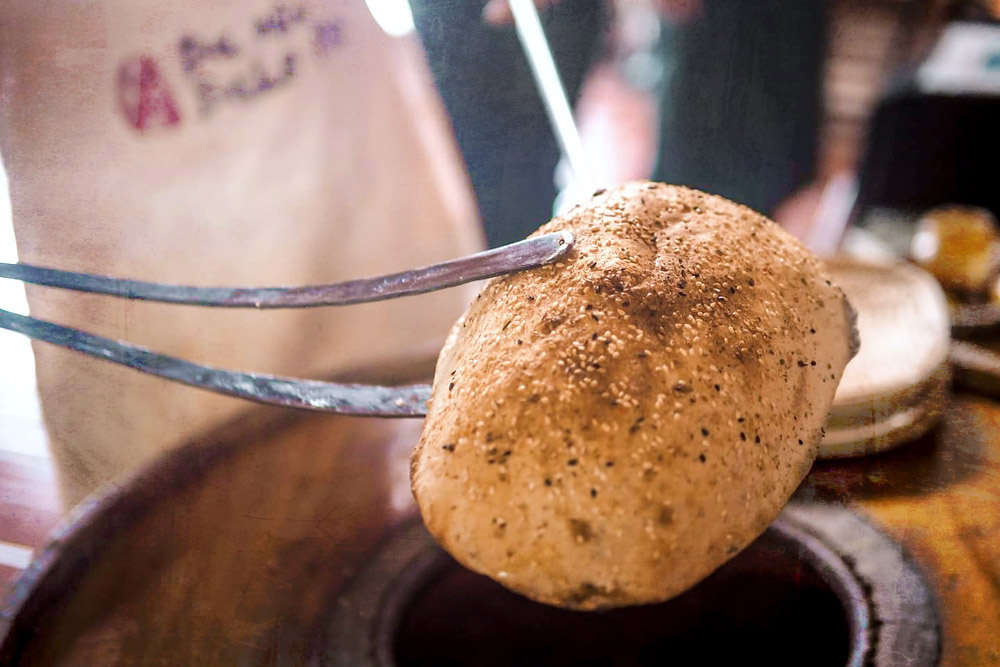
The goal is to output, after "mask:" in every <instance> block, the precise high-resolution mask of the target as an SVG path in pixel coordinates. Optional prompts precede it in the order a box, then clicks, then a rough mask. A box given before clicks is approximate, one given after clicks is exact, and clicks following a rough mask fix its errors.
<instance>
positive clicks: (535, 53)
mask: <svg viewBox="0 0 1000 667" xmlns="http://www.w3.org/2000/svg"><path fill="white" fill-rule="evenodd" d="M510 11H511V14H513V16H514V27H515V28H516V29H517V36H518V38H519V39H520V40H521V47H522V48H523V49H524V54H525V56H526V57H527V59H528V65H529V66H530V67H531V73H532V74H533V75H534V77H535V85H536V86H537V87H538V92H539V94H540V95H541V97H542V102H543V104H544V106H545V111H546V112H547V113H548V115H549V122H551V123H552V130H553V131H554V132H555V135H556V140H557V141H558V142H559V148H560V150H561V151H562V154H563V157H564V158H565V159H566V162H567V163H569V166H570V169H572V171H573V177H574V178H575V179H576V183H577V186H578V187H579V188H580V190H581V191H582V192H586V193H588V194H589V193H591V192H593V191H594V190H596V189H597V185H596V183H597V181H596V180H595V179H594V174H593V172H592V171H591V169H590V164H589V162H588V161H587V153H586V152H585V151H584V149H583V141H581V139H580V132H579V130H578V129H577V127H576V121H574V120H573V111H572V109H571V108H570V104H569V99H568V98H567V96H566V89H565V88H564V87H563V85H562V81H561V80H560V78H559V71H558V70H557V69H556V63H555V59H553V57H552V49H551V48H549V43H548V41H547V40H546V39H545V31H544V30H543V29H542V21H541V19H540V18H539V16H538V10H537V9H536V8H535V3H534V2H533V0H510Z"/></svg>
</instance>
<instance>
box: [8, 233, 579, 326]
mask: <svg viewBox="0 0 1000 667" xmlns="http://www.w3.org/2000/svg"><path fill="white" fill-rule="evenodd" d="M572 245H573V235H572V234H570V233H569V232H556V233H553V234H545V235H543V236H538V237H535V238H531V239H525V240H524V241H518V242H517V243H511V244H510V245H506V246H502V247H500V248H494V249H492V250H487V251H485V252H480V253H477V254H474V255H468V256H466V257H461V258H459V259H453V260H450V261H447V262H442V263H440V264H433V265H431V266H425V267H422V268H418V269H411V270H409V271H402V272H400V273H392V274H389V275H385V276H378V277H375V278H361V279H358V280H349V281H346V282H341V283H332V284H328V285H308V286H304V287H192V286H187V285H168V284H162V283H151V282H144V281H141V280H127V279H121V278H109V277H107V276H98V275H94V274H91V273H77V272H74V271H62V270H59V269H50V268H45V267H40V266H33V265H31V264H7V263H3V262H0V278H10V279H13V280H20V281H22V282H26V283H32V284H35V285H45V286H48V287H57V288H61V289H68V290H75V291H78V292H89V293H92V294H104V295H107V296H115V297H120V298H123V299H138V300H143V301H159V302H162V303H174V304H186V305H192V306H209V307H214V308H261V309H263V308H315V307H317V306H347V305H351V304H356V303H367V302H371V301H383V300H385V299H395V298H397V297H402V296H411V295H414V294H423V293H425V292H433V291H435V290H439V289H445V288H447V287H455V286H457V285H462V284H464V283H468V282H472V281H474V280H484V279H486V278H493V277H495V276H499V275H503V274H505V273H512V272H515V271H522V270H525V269H533V268H536V267H539V266H542V265H544V264H549V263H551V262H554V261H556V260H558V259H560V258H561V257H562V256H563V255H565V254H566V253H567V252H568V251H569V249H570V247H572Z"/></svg>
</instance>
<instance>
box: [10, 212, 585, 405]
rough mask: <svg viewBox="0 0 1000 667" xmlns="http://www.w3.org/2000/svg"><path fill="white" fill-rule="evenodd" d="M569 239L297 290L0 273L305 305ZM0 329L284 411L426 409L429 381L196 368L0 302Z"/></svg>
mask: <svg viewBox="0 0 1000 667" xmlns="http://www.w3.org/2000/svg"><path fill="white" fill-rule="evenodd" d="M572 245H573V236H572V234H570V233H568V232H557V233H555V234H546V235H544V236H539V237H537V238H532V239H527V240H525V241H518V242H517V243H512V244H510V245H506V246H503V247H501V248H495V249H493V250H487V251H486V252H481V253H478V254H475V255H469V256H467V257H462V258H460V259H455V260H451V261H448V262H444V263H441V264H434V265H432V266H427V267H423V268H419V269H413V270H410V271H404V272H402V273H394V274H390V275H386V276H379V277H377V278H365V279H360V280H351V281H348V282H342V283H334V284H328V285H311V286H306V287H257V288H246V287H189V286H183V285H163V284H159V283H149V282H141V281H136V280H121V279H117V278H108V277H105V276H97V275H93V274H87V273H75V272H72V271H60V270H57V269H47V268H42V267H38V266H32V265H30V264H7V263H0V278H10V279H13V280H20V281H22V282H26V283H32V284H35V285H45V286H48V287H57V288H62V289H69V290H75V291H78V292H90V293H94V294H105V295H108V296H114V297H120V298H124V299H140V300H146V301H159V302H163V303H173V304H186V305H194V306H210V307H215V308H259V309H264V308H313V307H317V306H346V305H350V304H357V303H367V302H371V301H382V300H385V299H395V298H398V297H403V296H410V295H414V294H422V293H425V292H433V291H435V290H439V289H444V288H447V287H454V286H456V285H462V284H464V283H468V282H472V281H475V280H483V279H486V278H492V277H495V276H499V275H504V274H507V273H514V272H518V271H524V270H526V269H533V268H537V267H539V266H543V265H545V264H549V263H552V262H555V261H557V260H558V259H560V258H561V257H563V256H564V255H565V254H566V253H567V252H568V251H569V249H570V248H571V247H572ZM0 328H2V329H8V330H10V331H16V332H18V333H21V334H24V335H26V336H28V337H30V338H35V339H37V340H41V341H45V342H48V343H52V344H53V345H59V346H62V347H66V348H69V349H71V350H76V351H77V352H82V353H84V354H89V355H91V356H93V357H97V358H99V359H105V360H107V361H112V362H114V363H117V364H123V365H125V366H129V367H130V368H134V369H135V370H138V371H142V372H144V373H151V374H152V375H157V376H159V377H162V378H166V379H168V380H173V381H175V382H180V383H182V384H186V385H190V386H192V387H200V388H202V389H207V390H209V391H214V392H216V393H219V394H227V395H229V396H236V397H239V398H245V399H249V400H252V401H257V402H259V403H270V404H272V405H280V406H284V407H290V408H301V409H306V410H318V411H323V412H334V413H338V414H346V415H365V416H374V417H421V416H423V415H425V414H426V413H427V399H428V398H429V397H430V393H431V387H430V385H429V384H414V385H406V386H399V387H384V386H379V385H364V384H337V383H332V382H320V381H317V380H300V379H293V378H285V377H276V376H273V375H263V374H259V373H241V372H238V371H231V370H224V369H221V368H213V367H210V366H202V365H199V364H195V363H192V362H190V361H184V360H183V359H177V358H175V357H170V356H167V355H164V354H159V353H157V352H153V351H150V350H147V349H145V348H142V347H139V346H136V345H131V344H129V343H125V342H122V341H116V340H111V339H109V338H103V337H101V336H95V335H94V334H90V333H87V332H85V331H81V330H79V329H73V328H70V327H66V326H62V325H59V324H54V323H52V322H46V321H45V320H40V319H36V318H34V317H26V316H24V315H18V314H16V313H11V312H9V311H6V310H2V309H0Z"/></svg>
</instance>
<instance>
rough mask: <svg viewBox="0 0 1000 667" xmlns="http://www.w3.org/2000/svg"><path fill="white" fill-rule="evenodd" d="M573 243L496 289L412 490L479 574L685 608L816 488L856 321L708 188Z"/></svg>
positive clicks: (669, 193) (571, 221)
mask: <svg viewBox="0 0 1000 667" xmlns="http://www.w3.org/2000/svg"><path fill="white" fill-rule="evenodd" d="M560 230H568V231H571V232H572V233H573V234H574V235H575V237H576V244H575V245H574V247H573V249H572V250H571V251H570V253H569V255H568V256H567V257H565V258H564V259H563V260H562V261H561V262H559V263H558V264H556V265H552V266H547V267H543V268H541V269H536V270H533V271H528V272H524V273H520V274H516V275H511V276H504V277H500V278H496V279H494V280H492V281H490V282H489V283H488V284H487V285H486V286H485V287H484V289H483V291H482V293H481V294H480V296H479V297H478V298H477V299H476V301H475V302H474V303H473V304H472V305H471V306H470V308H469V309H468V311H467V312H466V313H465V315H464V316H463V317H462V318H461V319H460V320H459V321H458V322H457V323H456V325H455V327H454V328H453V330H452V332H451V335H450V336H449V339H448V341H447V343H446V344H445V347H444V349H443V350H442V352H441V356H440V359H439V361H438V367H437V371H436V374H435V382H434V391H433V396H432V399H431V403H430V406H429V412H428V416H427V420H426V423H425V426H424V431H423V435H422V437H421V439H420V443H419V444H418V446H417V448H416V450H415V451H414V454H413V458H412V461H411V481H412V487H413V492H414V495H415V496H416V499H417V503H418V505H419V507H420V511H421V514H422V515H423V518H424V522H425V523H426V525H427V528H428V530H430V532H431V533H432V534H433V535H434V537H435V538H436V539H437V540H438V541H439V542H440V543H441V544H442V546H444V548H445V549H447V550H448V551H449V552H450V553H451V554H452V555H453V556H454V557H455V558H456V559H457V560H458V561H459V562H461V563H462V564H463V565H465V566H466V567H469V568H470V569H472V570H475V571H477V572H481V573H483V574H486V575H488V576H491V577H493V578H494V579H497V580H498V581H499V582H500V583H501V584H503V585H504V586H506V587H508V588H510V589H512V590H514V591H517V592H519V593H521V594H523V595H526V596H527V597H530V598H532V599H535V600H538V601H540V602H545V603H549V604H554V605H559V606H564V607H570V608H577V609H598V608H605V607H618V606H625V605H632V604H644V603H652V602H658V601H662V600H666V599H668V598H670V597H673V596H675V595H678V594H679V593H682V592H683V591H685V590H687V589H688V588H690V587H691V586H693V585H694V584H695V583H697V582H698V581H700V580H701V579H702V578H704V577H705V576H707V575H708V574H710V573H711V572H712V571H714V570H715V569H716V568H718V567H719V566H720V565H721V564H722V563H724V562H725V561H726V560H728V559H729V558H731V557H732V556H733V555H735V554H736V553H738V552H739V551H740V550H741V549H743V548H744V547H746V546H747V545H748V544H749V543H750V542H751V541H753V539H754V538H756V537H757V536H758V535H759V534H760V533H761V532H763V530H764V529H765V528H766V527H767V525H768V524H769V523H770V522H771V521H772V520H773V519H774V517H775V516H776V515H777V514H778V512H779V511H780V510H781V508H782V507H783V506H784V505H785V503H786V502H787V500H788V498H789V496H790V495H791V494H792V492H793V491H794V490H795V488H796V487H797V486H798V484H799V483H800V482H801V480H802V479H803V478H804V477H805V475H806V473H807V472H808V470H809V468H810V466H811V465H812V462H813V460H814V458H815V456H816V453H817V449H818V443H819V440H820V438H821V431H822V426H823V423H824V421H825V419H826V416H827V413H828V410H829V408H830V405H831V403H832V400H833V395H834V391H835V390H836V387H837V383H838V382H839V380H840V376H841V373H842V371H843V368H844V366H845V365H846V363H847V362H848V361H849V360H850V358H851V357H852V356H853V354H854V352H855V351H856V339H855V337H854V330H853V319H852V311H851V309H850V306H849V305H848V304H847V301H846V299H845V298H844V296H843V293H842V292H841V291H840V289H839V288H837V287H836V286H834V285H832V284H831V283H830V281H829V278H828V276H827V274H826V271H825V269H824V268H823V266H822V265H821V263H820V262H819V261H818V260H817V259H816V258H815V257H814V256H812V254H811V253H809V251H808V250H806V249H805V248H804V247H803V246H802V245H801V244H800V243H799V242H798V241H796V240H795V239H794V238H792V237H791V236H790V235H788V234H787V233H785V232H784V231H783V230H781V229H780V228H779V227H778V226H777V225H775V224H774V223H773V222H771V221H770V220H768V219H766V218H765V217H763V216H762V215H760V214H758V213H756V212H754V211H752V210H750V209H748V208H746V207H743V206H740V205H738V204H735V203H733V202H730V201H728V200H726V199H723V198H721V197H716V196H713V195H709V194H705V193H702V192H698V191H696V190H691V189H688V188H683V187H678V186H669V185H663V184H657V183H651V182H647V181H642V182H636V183H630V184H627V185H625V186H622V187H620V188H617V189H615V190H609V191H607V192H604V193H601V194H599V195H597V196H595V197H594V198H593V199H592V200H591V201H590V202H589V203H587V204H586V205H584V206H578V207H576V208H574V209H573V210H571V211H570V212H569V213H567V214H566V215H564V216H561V217H558V218H555V219H553V220H552V221H551V222H549V223H547V224H546V225H544V226H542V227H541V228H540V229H539V230H538V231H537V232H536V234H545V233H549V232H554V231H560ZM501 572H502V573H503V576H502V577H501V576H500V575H499V573H501Z"/></svg>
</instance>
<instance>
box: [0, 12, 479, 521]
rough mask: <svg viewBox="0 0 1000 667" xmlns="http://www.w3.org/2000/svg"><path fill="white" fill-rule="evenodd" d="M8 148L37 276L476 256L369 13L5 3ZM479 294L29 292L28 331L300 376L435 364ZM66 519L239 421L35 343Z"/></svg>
mask: <svg viewBox="0 0 1000 667" xmlns="http://www.w3.org/2000/svg"><path fill="white" fill-rule="evenodd" d="M0 15H2V18H0V69H2V71H0V92H2V97H0V105H2V106H0V113H2V117H0V140H2V143H0V151H2V155H3V158H4V161H5V164H6V167H7V170H8V173H9V178H10V192H11V199H12V205H13V216H14V227H15V233H16V236H17V244H18V251H19V254H20V259H21V261H23V262H30V263H34V264H40V265H44V266H52V267H57V268H62V269H69V270H75V271H89V272H94V273H101V274H108V275H112V276H117V277H127V278H137V279H143V280H151V281H162V282H176V283H186V284H197V285H236V284H240V285H242V284H246V285H283V284H287V285H297V284H308V283H318V282H329V281H337V280H343V279H348V278H355V277H362V276H367V275H375V274H378V273H383V272H390V271H396V270H401V269H404V268H408V267H413V266H419V265H423V264H427V263H430V262H434V261H438V260H443V259H446V258H449V257H453V256H457V255H461V254H465V253H468V252H471V251H474V250H477V249H479V248H480V246H481V245H482V243H483V241H482V238H481V232H480V230H479V225H478V222H477V220H476V218H475V211H474V207H473V205H472V200H471V194H470V190H469V188H468V185H467V182H466V179H465V176H464V174H463V173H462V170H461V167H460V161H459V159H458V157H457V152H456V150H455V148H454V146H453V143H452V140H451V138H450V130H449V128H448V126H447V122H446V120H445V116H444V113H443V110H442V108H441V105H440V103H439V102H438V100H437V99H436V97H435V96H434V94H433V92H432V84H431V82H430V77H429V74H428V72H427V71H426V67H425V65H424V63H423V60H422V57H421V55H420V52H419V47H418V45H417V43H416V41H415V38H413V37H412V36H411V37H407V38H393V37H389V36H387V35H385V34H384V33H383V32H382V31H381V29H380V28H379V27H378V25H377V24H376V23H375V22H374V21H373V19H372V18H371V16H370V14H369V13H368V11H367V9H366V7H365V4H364V2H363V1H362V0H328V1H326V2H318V1H311V2H295V3H277V4H276V3H273V2H262V1H258V0H254V1H247V0H223V1H217V2H212V3H205V2H198V1H195V0H182V1H177V0H170V1H167V0H89V1H88V0H84V1H79V0H54V1H51V2H44V3H40V2H37V0H0ZM468 297H469V291H468V290H467V289H457V290H449V291H445V292H439V293H436V294H431V295H424V296H419V297H414V298H410V299H405V300H398V301H390V302H383V303H377V304H369V305H362V306H353V307H349V308H338V309H333V308H323V309H309V310H292V311H267V312H253V311H219V310H209V309H203V308H195V307H186V306H169V305H161V304H151V303H142V302H129V301H123V300H117V299H112V298H108V297H98V296H90V295H83V294H79V293H71V292H60V291H57V290H53V289H48V288H31V289H29V290H28V300H29V305H30V308H31V312H32V314H33V315H35V316H37V317H41V318H45V319H49V320H52V321H55V322H59V323H62V324H68V325H71V326H76V327H79V328H82V329H86V330H88V331H91V332H94V333H97V334H100V335H103V336H108V337H111V338H117V339H125V340H128V341H131V342H134V343H137V344H140V345H143V346H146V347H149V348H152V349H154V350H157V351H160V352H164V353H167V354H172V355H176V356H179V357H182V358H184V359H188V360H191V361H195V362H200V363H208V364H213V365H217V366H221V367H225V368H234V369H240V370H250V371H257V372H264V373H275V374H283V375H293V376H302V377H323V376H328V375H330V374H331V373H335V372H336V371H338V370H343V369H347V368H357V367H358V366H364V365H366V364H370V363H375V362H387V361H390V362H391V360H393V359H396V358H399V357H404V356H408V355H412V354H413V353H415V352H417V351H421V350H432V349H434V348H435V347H436V346H439V345H440V343H441V341H442V340H443V337H444V336H445V334H446V332H447V330H448V328H449V326H450V325H451V323H452V322H453V321H454V320H455V319H456V317H457V316H458V315H459V313H460V311H461V310H462V308H463V307H464V304H465V303H466V302H467V300H468ZM35 354H36V358H37V369H38V380H39V391H40V394H41V399H42V406H43V412H44V416H45V421H46V425H47V427H48V430H49V434H50V438H51V443H52V450H53V455H54V458H55V460H56V463H57V467H58V470H59V475H60V481H61V485H62V493H63V498H64V501H65V503H66V504H67V505H71V504H74V503H76V502H77V501H79V500H80V499H81V498H82V497H83V496H84V495H85V494H87V493H89V492H91V491H93V490H95V489H96V488H98V487H100V486H101V485H104V484H106V483H108V482H112V481H114V480H115V479H120V478H121V476H122V475H124V474H127V473H129V472H131V471H134V470H135V469H136V468H137V467H138V466H140V465H142V464H143V463H145V462H148V461H149V460H150V459H151V458H153V457H154V456H155V455H156V454H157V453H159V452H162V451H164V450H166V449H168V448H170V447H172V446H175V445H177V444H178V443H181V442H183V441H184V440H185V439H187V438H190V437H191V436H192V435H194V434H196V433H198V432H199V431H202V430H204V429H206V428H208V427H209V426H211V425H213V424H216V423H218V422H220V421H222V420H225V419H227V418H232V416H233V415H235V414H236V413H237V412H238V411H239V410H241V409H245V408H246V405H247V404H245V403H243V402H241V401H238V400H235V399H230V398H225V397H220V396H216V395H214V394H209V393H207V392H204V391H201V390H198V389H192V388H188V387H184V386H181V385H177V384H174V383H170V382H167V381H164V380H160V379H157V378H154V377H151V376H147V375H142V374H140V373H137V372H135V371H132V370H130V369H127V368H123V367H119V366H115V365H112V364H109V363H106V362H102V361H97V360H93V359H90V358H86V357H83V356H82V355H78V354H76V353H73V352H69V351H65V350H62V349H57V348H55V347H53V346H51V345H47V344H36V345H35Z"/></svg>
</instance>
